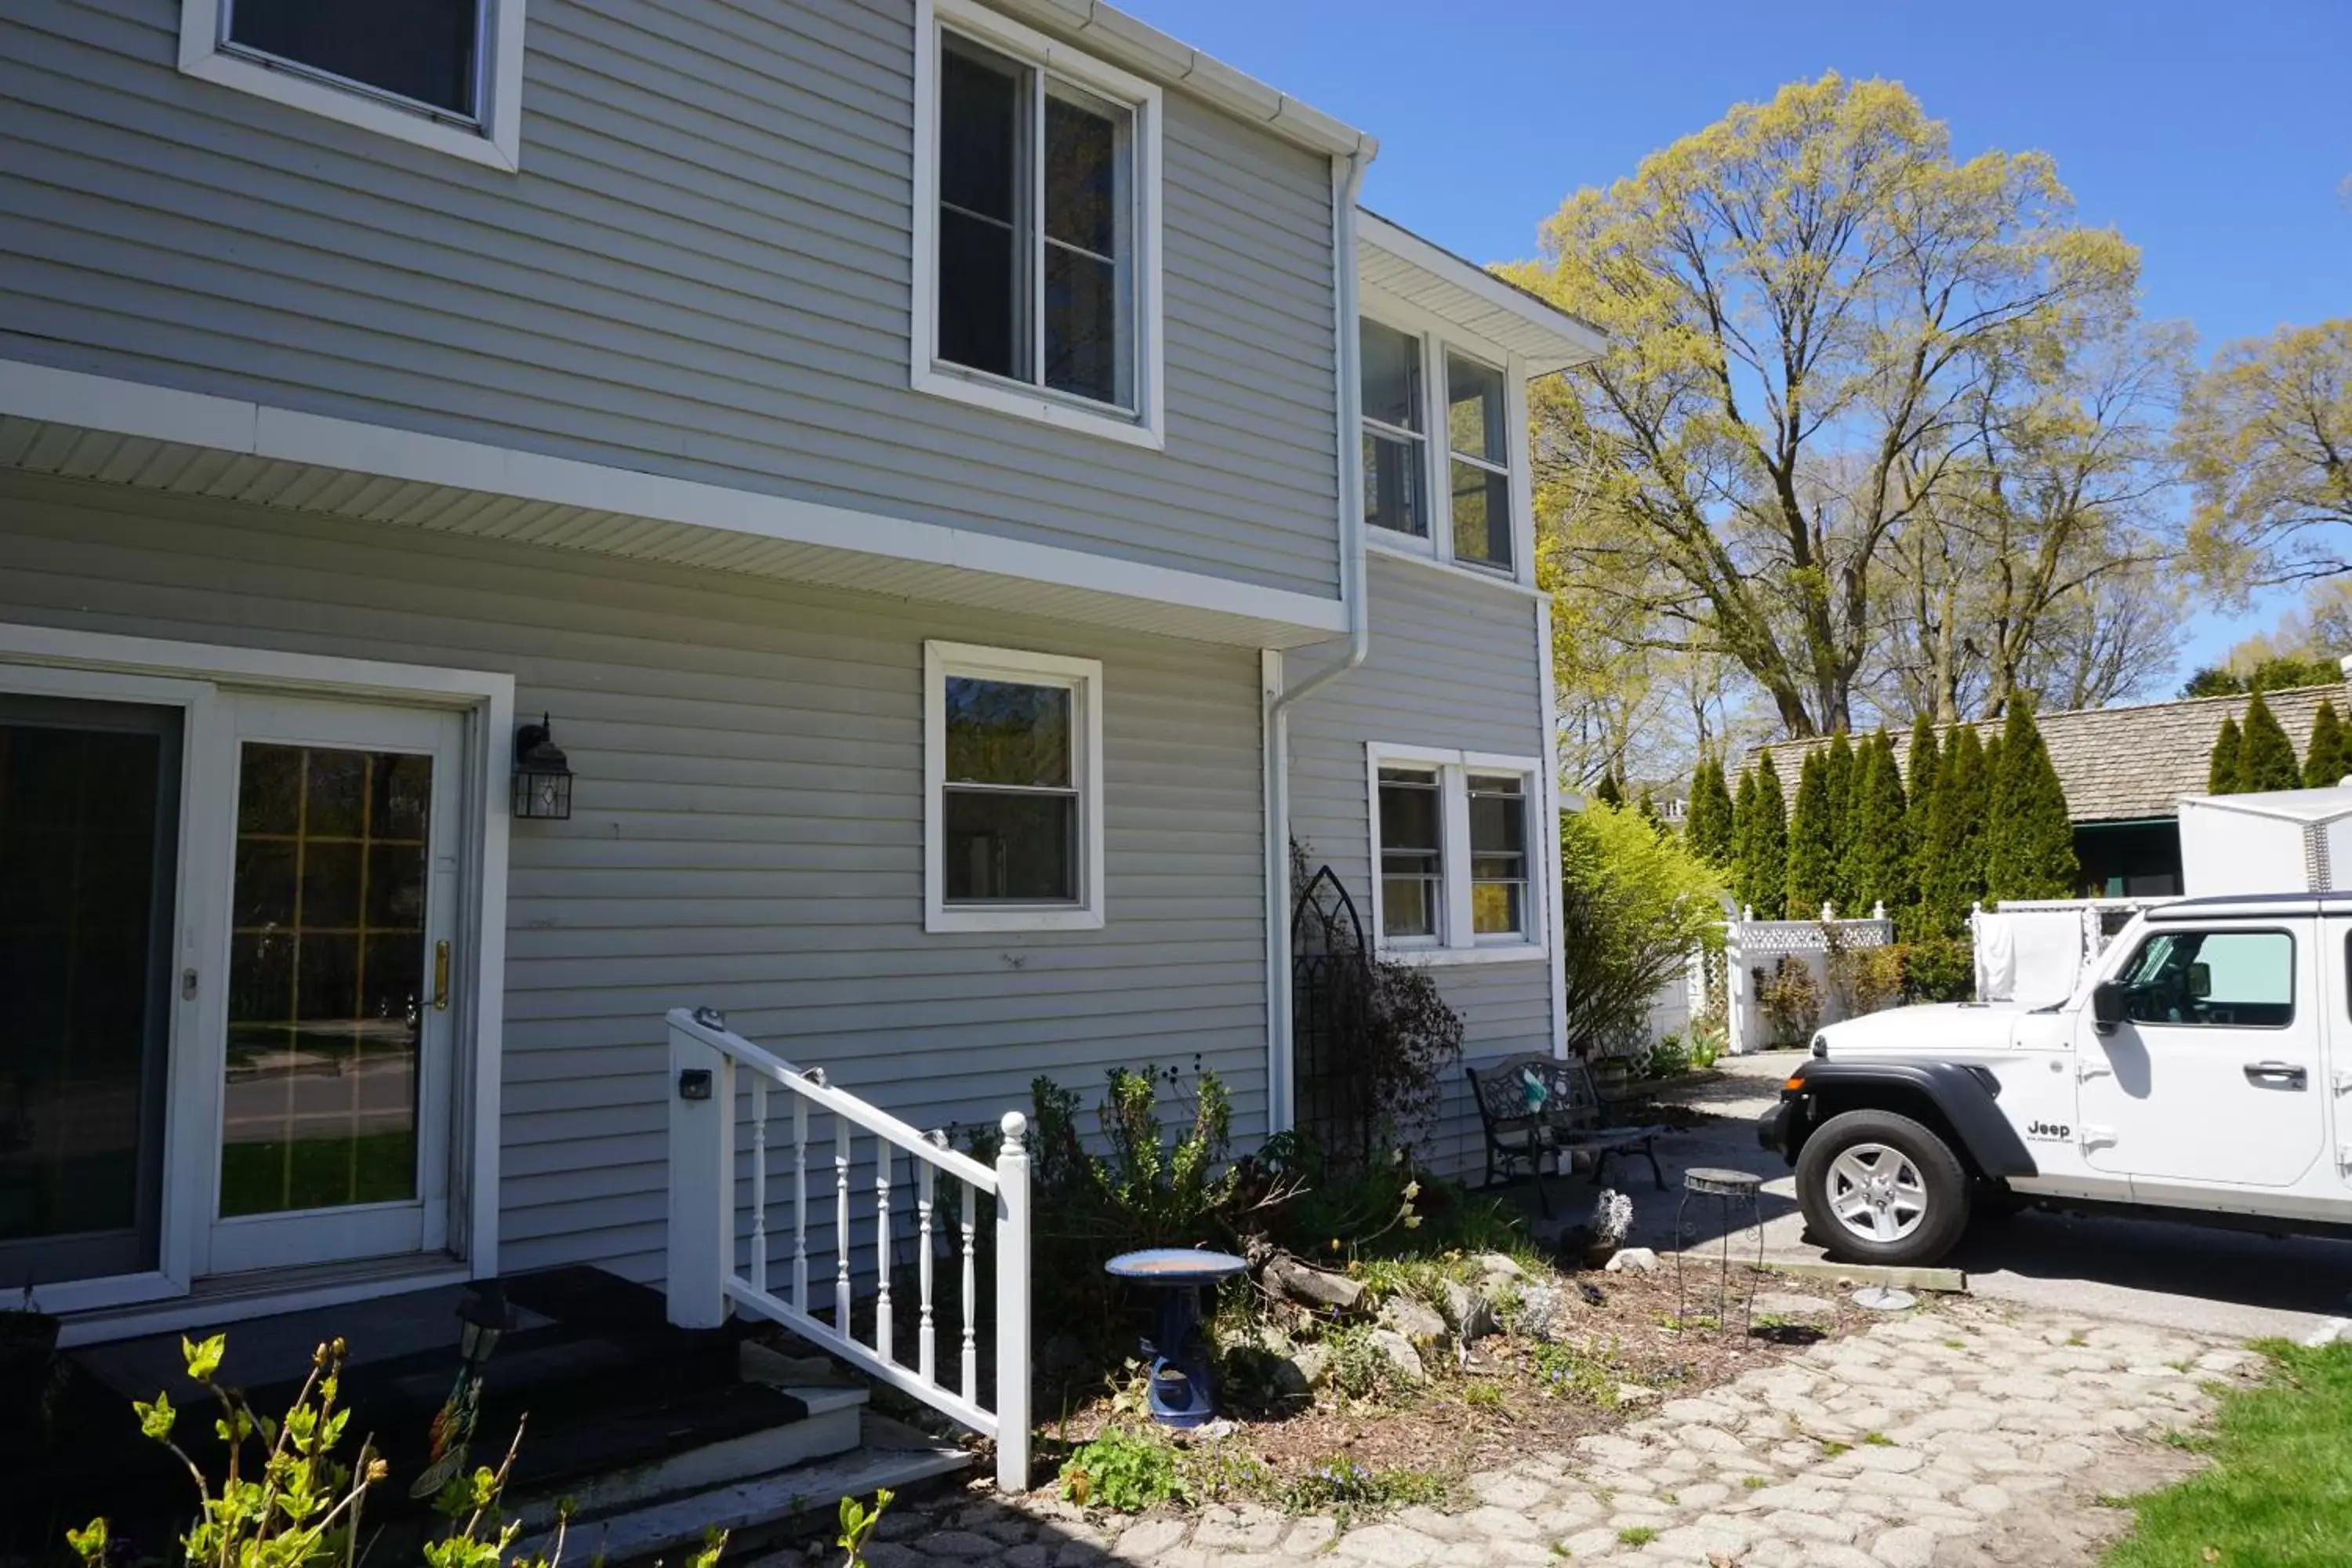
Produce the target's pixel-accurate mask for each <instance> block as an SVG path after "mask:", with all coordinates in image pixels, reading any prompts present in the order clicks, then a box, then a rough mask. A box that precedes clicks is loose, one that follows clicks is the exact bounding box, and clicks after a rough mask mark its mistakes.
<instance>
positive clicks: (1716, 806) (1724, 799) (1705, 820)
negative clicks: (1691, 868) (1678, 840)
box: [1683, 757, 1734, 869]
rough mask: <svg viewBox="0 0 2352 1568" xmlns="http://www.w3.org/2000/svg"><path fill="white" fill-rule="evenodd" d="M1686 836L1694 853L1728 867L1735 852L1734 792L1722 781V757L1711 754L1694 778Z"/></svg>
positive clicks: (1686, 819) (1700, 764)
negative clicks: (1733, 828)
mask: <svg viewBox="0 0 2352 1568" xmlns="http://www.w3.org/2000/svg"><path fill="white" fill-rule="evenodd" d="M1683 836H1684V837H1686V838H1688V839H1689V840H1690V847H1691V852H1692V853H1693V854H1695V855H1696V856H1697V857H1698V858H1700V859H1702V860H1704V861H1706V863H1707V864H1708V865H1710V866H1715V867H1718V868H1724V869H1729V868H1730V867H1731V866H1732V865H1733V863H1734V856H1733V854H1732V805H1731V791H1730V789H1729V788H1728V787H1727V785H1726V784H1724V781H1723V759H1722V758H1721V757H1708V758H1707V759H1706V761H1704V762H1702V763H1699V765H1698V772H1697V773H1696V774H1695V775H1694V776H1693V777H1692V779H1691V797H1690V815H1689V816H1688V817H1687V818H1685V821H1684V823H1683Z"/></svg>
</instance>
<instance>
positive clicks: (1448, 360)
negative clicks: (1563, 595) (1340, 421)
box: [1357, 317, 1523, 575]
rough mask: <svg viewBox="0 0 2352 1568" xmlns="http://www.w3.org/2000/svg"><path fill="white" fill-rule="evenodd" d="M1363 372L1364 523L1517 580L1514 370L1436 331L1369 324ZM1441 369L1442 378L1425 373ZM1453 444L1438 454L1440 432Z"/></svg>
mask: <svg viewBox="0 0 2352 1568" xmlns="http://www.w3.org/2000/svg"><path fill="white" fill-rule="evenodd" d="M1357 353H1358V357H1359V359H1360V362H1361V368H1362V395H1363V419H1364V432H1363V435H1364V521H1366V522H1367V523H1369V524H1370V525H1371V526H1372V527H1373V528H1376V529H1380V530H1381V531H1382V533H1381V534H1377V535H1375V536H1374V537H1375V538H1385V539H1387V540H1389V541H1390V542H1391V543H1393V544H1396V545H1398V546H1400V547H1402V548H1409V549H1412V550H1414V551H1415V552H1418V553H1425V554H1428V555H1430V556H1432V557H1433V558H1434V559H1436V560H1439V561H1446V562H1453V563H1459V564H1463V565H1468V566H1476V567H1479V568H1482V569H1486V570H1491V571H1496V572H1500V573H1505V574H1512V575H1517V574H1518V572H1519V568H1520V565H1521V559H1520V557H1521V553H1522V552H1521V549H1520V544H1519V529H1520V525H1521V522H1522V521H1523V520H1522V519H1521V518H1520V517H1519V516H1518V515H1517V513H1518V510H1519V508H1518V505H1517V501H1516V500H1515V497H1516V495H1517V483H1516V476H1515V475H1514V473H1513V471H1512V468H1513V465H1514V463H1515V462H1516V461H1517V460H1518V459H1517V458H1516V456H1515V454H1516V453H1517V451H1518V450H1520V449H1521V445H1520V443H1519V441H1518V439H1517V421H1516V418H1515V416H1514V414H1513V412H1512V410H1513V407H1514V404H1515V401H1516V400H1515V399H1514V398H1513V397H1512V395H1511V384H1510V378H1509V375H1508V374H1507V372H1505V371H1503V370H1501V369H1498V368H1496V366H1494V365H1491V364H1487V363H1485V362H1483V361H1481V360H1479V359H1476V358H1475V357H1473V356H1472V355H1470V354H1468V353H1463V352H1462V351H1460V350H1458V349H1454V348H1451V347H1449V346H1447V345H1446V344H1445V343H1444V342H1443V341H1442V340H1441V339H1439V338H1438V337H1437V336H1436V335H1434V334H1432V333H1423V332H1415V331H1404V330H1402V329H1400V328H1397V327H1393V326H1391V325H1389V324H1388V323H1387V322H1384V321H1373V320H1371V319H1370V317H1366V318H1365V319H1363V321H1360V323H1359V327H1358V331H1357ZM1433 365H1435V366H1442V367H1443V369H1444V375H1443V377H1442V378H1439V377H1434V376H1433V375H1432V374H1429V372H1428V370H1427V368H1426V367H1429V366H1433ZM1440 430H1442V431H1443V432H1444V440H1445V445H1444V448H1443V450H1442V451H1438V450H1433V432H1435V431H1440Z"/></svg>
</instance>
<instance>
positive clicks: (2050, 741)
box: [1749, 684, 2352, 822]
mask: <svg viewBox="0 0 2352 1568" xmlns="http://www.w3.org/2000/svg"><path fill="white" fill-rule="evenodd" d="M2347 698H2352V693H2347V689H2346V688H2345V687H2344V686H2343V685H2341V684H2336V685H2328V686H2297V687H2291V688H2288V689H2284V690H2280V691H2265V692H2263V701H2264V702H2265V703H2267V704H2269V706H2270V710H2271V712H2272V714H2273V716H2274V717H2276V718H2277V720H2278V721H2279V724H2280V726H2281V727H2282V728H2284V730H2285V731H2286V733H2287V739H2288V740H2290V741H2292V742H2294V754H2295V757H2296V758H2297V760H2298V761H2299V760H2301V758H2302V756H2303V754H2304V752H2305V751H2306V750H2308V749H2309V747H2310V744H2311V721H2312V720H2313V719H2314V718H2315V716H2316V715H2317V714H2318V712H2319V704H2320V703H2321V702H2322V701H2323V700H2328V699H2333V700H2335V703H2336V711H2337V713H2339V714H2347V715H2352V701H2347ZM2246 702H2247V699H2246V698H2244V697H2243V696H2231V697H2193V698H2184V699H2182V700H2179V701H2177V702H2146V703H2142V704H2140V705H2139V706H2137V707H2134V708H2077V709H2074V710H2068V711H2064V712H2058V713H2042V714H2037V715H2036V716H2035V722H2036V723H2037V724H2038V725H2039V726H2040V728H2041V731H2042V743H2043V744H2045V745H2047V746H2048V747H2049V748H2050V763H2051V766H2052V767H2053V768H2055V769H2056V770H2057V773H2058V783H2059V785H2060V787H2061V788H2063V789H2064V790H2065V792H2066V810H2067V814H2068V815H2069V816H2072V817H2073V818H2074V820H2075V821H2076V822H2126V821H2132V820H2135V819H2142V818H2147V817H2159V816H2161V817H2169V816H2172V815H2173V807H2174V804H2175V803H2176V802H2177V801H2178V800H2179V798H2180V797H2181V796H2182V795H2203V794H2204V793H2205V775H2206V772H2207V769H2208V767H2209V765H2210V763H2211V760H2212V755H2213V742H2214V741H2215V740H2216V739H2217V738H2218V737H2219V736H2220V735H2221V721H2222V720H2224V719H2236V720H2239V721H2243V720H2244V718H2245V716H2246ZM1950 728H1951V727H1950V726H1948V725H1945V726H1938V727H1937V738H1938V739H1941V738H1942V736H1943V735H1944V734H1945V733H1948V731H1949V729H1950ZM1977 733H1978V734H1979V736H1981V737H1983V738H1984V739H1986V740H1990V739H1992V737H1993V736H1995V735H1997V734H1999V733H2000V722H1999V721H1993V722H1990V723H1982V722H1980V723H1979V724H1978V725H1977ZM1893 739H1894V742H1895V758H1896V760H1897V761H1899V762H1900V763H1902V764H1903V771H1904V777H1905V778H1906V780H1907V779H1908V778H1909V777H1910V771H1911V757H1910V752H1911V735H1910V732H1909V731H1908V730H1906V731H1901V732H1899V733H1894V735H1893ZM1828 744H1829V742H1827V741H1825V740H1822V741H1782V742H1776V743H1775V744H1772V745H1769V746H1759V747H1757V748H1756V749H1755V751H1754V752H1750V753H1749V755H1750V757H1751V759H1752V758H1753V757H1755V756H1759V755H1762V754H1764V753H1767V752H1769V753H1770V755H1771V758H1772V766H1773V767H1774V769H1775V770H1777V771H1778V772H1779V773H1780V787H1781V788H1782V789H1783V790H1784V791H1787V792H1789V793H1790V795H1791V797H1792V798H1793V795H1794V792H1795V789H1796V785H1797V773H1798V770H1799V769H1801V768H1802V767H1803V766H1804V762H1805V755H1806V753H1807V752H1812V751H1817V750H1820V749H1821V748H1823V747H1825V746H1827V745H1828Z"/></svg>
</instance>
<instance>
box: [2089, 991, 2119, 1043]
mask: <svg viewBox="0 0 2352 1568" xmlns="http://www.w3.org/2000/svg"><path fill="white" fill-rule="evenodd" d="M2125 1016H2126V1014H2125V1010H2124V988H2123V986H2122V985H2120V984H2117V983H2116V982H2115V981H2113V980H2103V981H2101V982H2100V983H2099V984H2097V985H2095V986H2093V987H2092V989H2091V1021H2092V1022H2093V1023H2095V1024H2096V1025H2097V1026H2098V1027H2099V1033H2101V1034H2103V1035H2111V1034H2114V1033H2115V1030H2116V1025H2117V1024H2120V1023H2122V1022H2123V1021H2124V1018H2125Z"/></svg>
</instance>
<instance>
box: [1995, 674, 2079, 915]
mask: <svg viewBox="0 0 2352 1568" xmlns="http://www.w3.org/2000/svg"><path fill="white" fill-rule="evenodd" d="M1998 769H1999V771H1998V772H1997V773H1995V774H1994V776H1993V780H1992V792H1991V803H1990V817H1989V820H1988V822H1987V824H1986V831H1985V891H1986V892H1987V893H1988V894H1989V895H1990V897H1992V898H1995V899H2063V898H2069V897H2072V896H2073V894H2074V878H2075V874H2076V873H2077V871H2078V870H2079V869H2080V867H2079V866H2078V864H2077V863H2076V861H2075V858H2074V823H2073V821H2072V820H2071V819H2070V818H2069V817H2068V816H2067V812H2066V792H2065V791H2064V790H2063V788H2061V787H2060V785H2059V783H2058V770H2057V769H2056V768H2054V767H2053V766H2051V763H2050V748H2049V747H2048V746H2047V745H2045V744H2044V743H2043V742H2042V731H2041V729H2040V728H2039V727H2038V726H2037V725H2036V724H2035V723H2034V721H2033V704H2032V703H2031V702H2027V701H2020V702H2012V703H2011V704H2010V709H2009V715H2008V717H2007V719H2006V720H2004V721H2003V722H2002V725H2001V736H2000V763H1999V764H1998Z"/></svg>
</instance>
